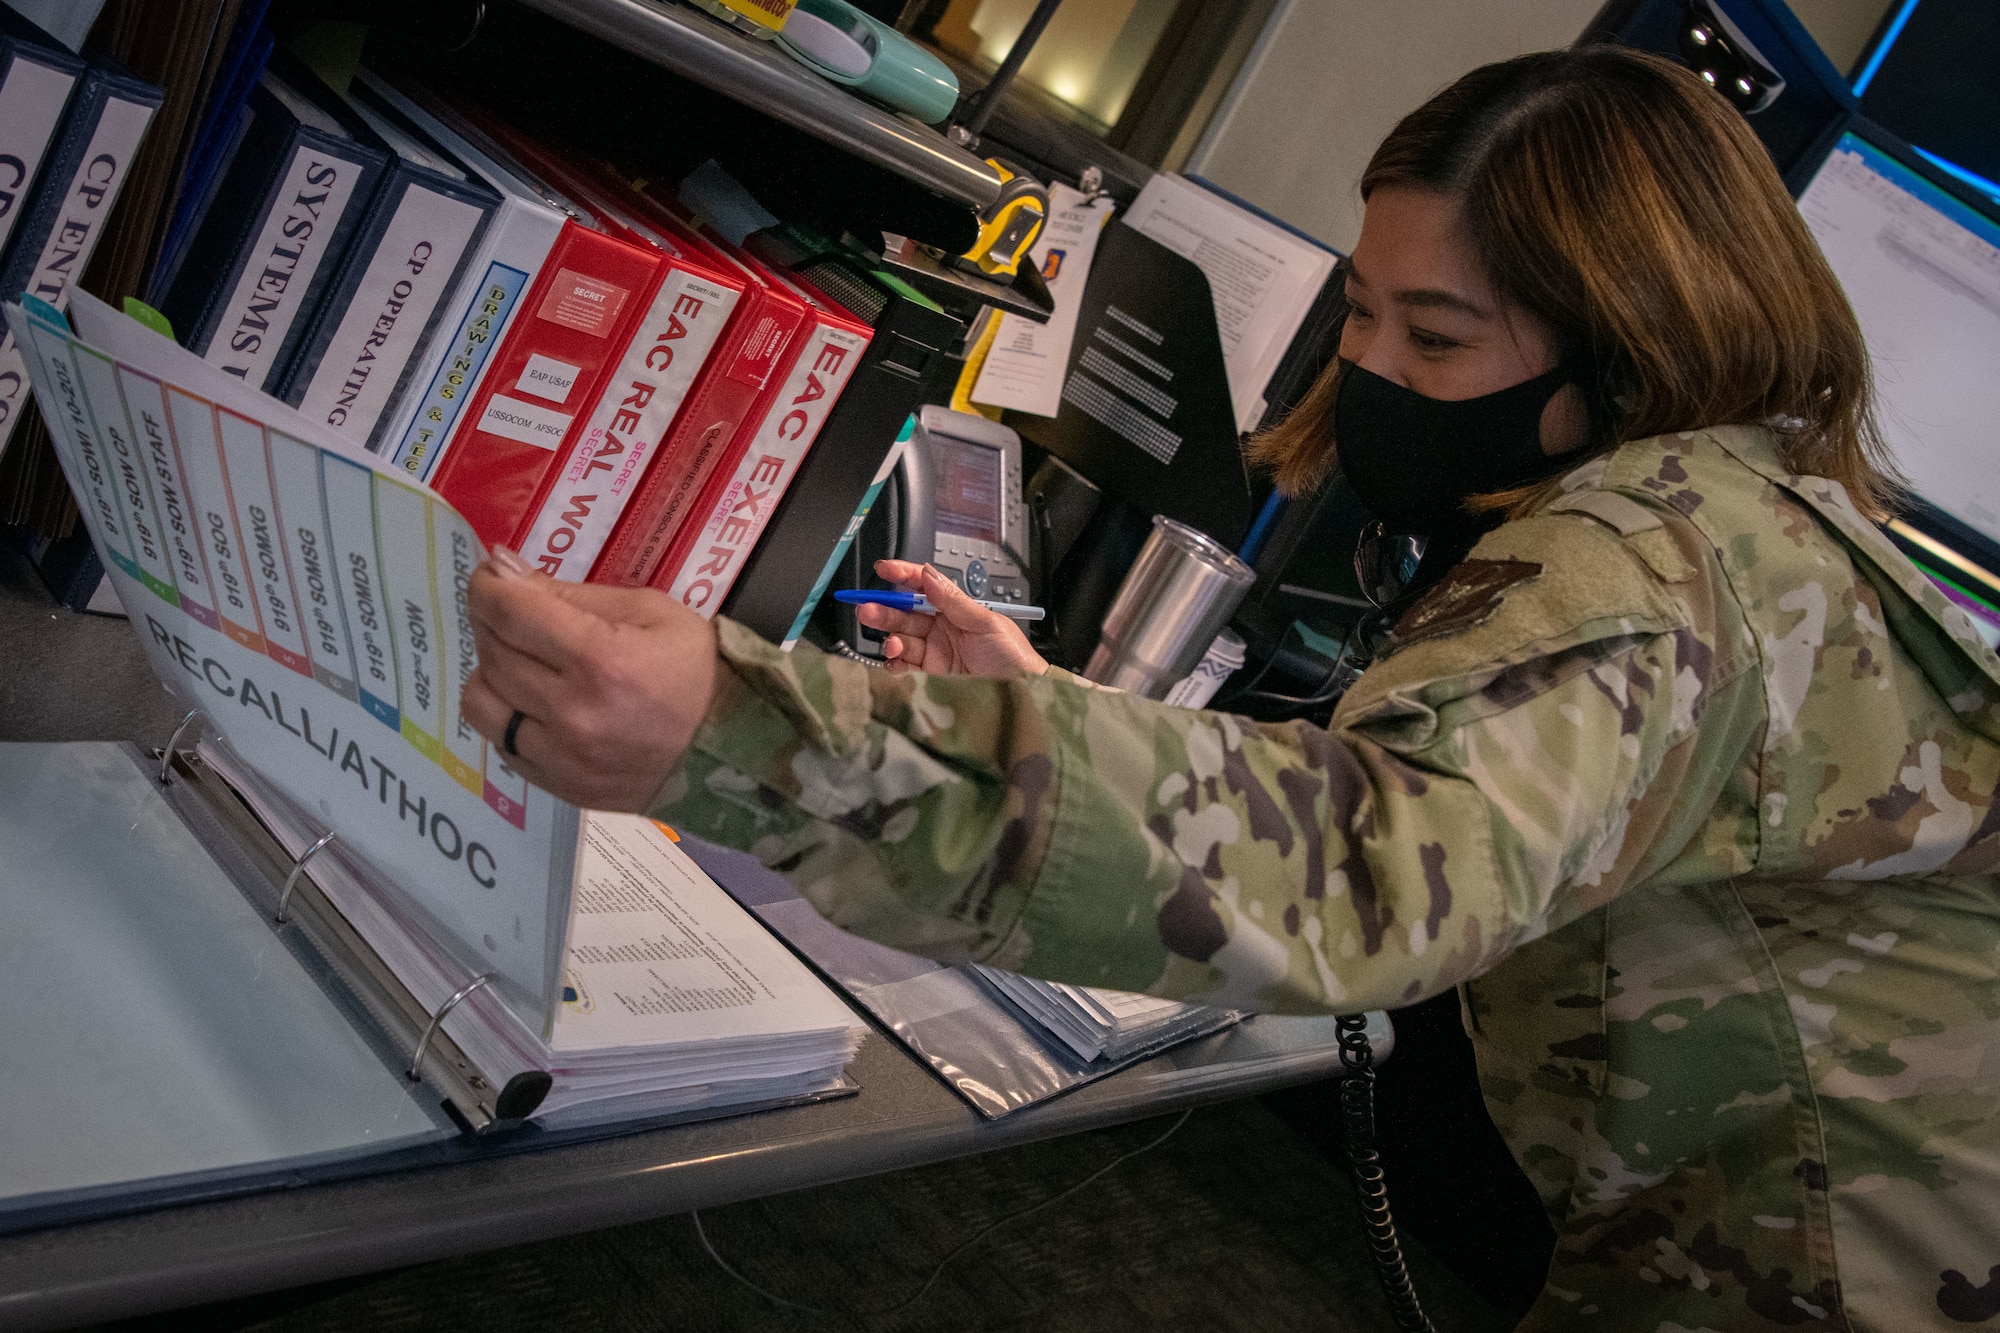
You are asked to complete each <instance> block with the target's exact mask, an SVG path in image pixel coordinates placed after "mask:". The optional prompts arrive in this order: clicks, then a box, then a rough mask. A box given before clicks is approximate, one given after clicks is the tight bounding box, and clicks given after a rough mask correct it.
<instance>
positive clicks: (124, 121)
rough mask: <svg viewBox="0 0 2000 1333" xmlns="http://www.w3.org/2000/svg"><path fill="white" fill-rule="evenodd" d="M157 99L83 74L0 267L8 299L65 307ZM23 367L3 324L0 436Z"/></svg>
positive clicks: (22, 396)
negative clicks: (21, 295)
mask: <svg viewBox="0 0 2000 1333" xmlns="http://www.w3.org/2000/svg"><path fill="white" fill-rule="evenodd" d="M159 104H160V91H159V89H157V88H149V87H148V86H147V85H145V84H141V83H138V82H137V81H136V80H132V79H128V78H125V77H123V76H120V75H116V74H112V73H109V72H107V71H105V70H100V69H93V70H91V71H90V73H88V74H86V75H85V76H84V81H83V87H82V88H80V89H79V90H78V92H77V96H76V107H77V109H76V111H75V112H73V113H72V114H71V117H70V122H71V123H70V127H69V130H68V132H67V133H66V134H65V136H64V138H63V140H62V142H61V144H60V145H59V146H58V147H57V149H56V150H55V151H54V152H52V153H50V154H49V157H48V164H47V168H46V170H45V171H44V173H43V175H44V178H45V179H44V182H43V184H42V185H41V186H40V187H39V188H38V189H37V190H36V192H35V198H34V202H33V204H32V205H31V206H30V208H29V211H28V213H27V215H26V216H24V217H23V218H22V219H21V222H20V225H19V230H18V232H17V234H16V235H15V237H14V242H13V244H12V246H11V247H10V249H9V253H8V257H7V261H6V264H5V267H4V269H0V293H4V294H6V295H8V296H10V297H11V296H12V295H13V294H14V293H16V292H23V291H24V292H26V293H27V294H28V295H30V296H34V297H37V298H39V299H41V300H43V301H46V302H48V303H49V304H50V305H52V306H54V307H55V308H56V309H57V310H63V309H66V308H68V306H69V293H70V287H71V285H72V284H73V283H75V282H76V280H77V279H78V278H80V277H82V276H83V271H84V269H85V268H86V267H87V266H88V265H89V263H90V257H91V255H92V254H93V253H94V252H95V251H96V249H97V243H98V241H99V240H100V239H101V238H102V237H103V235H104V224H105V222H106V221H107V220H108V219H109V218H110V216H111V209H112V206H113V205H114V204H116V203H117V201H118V192H119V190H120V189H122V188H123V187H124V184H125V177H126V176H127V174H129V172H130V169H131V165H132V155H133V153H134V152H135V151H136V150H137V149H138V147H139V141H140V139H141V138H143V137H144V136H145V133H146V127H147V125H149V124H150V123H151V122H152V119H153V112H154V111H155V110H157V109H158V107H159ZM27 369H28V363H27V358H26V356H25V354H24V353H23V350H22V348H21V347H20V345H19V344H18V342H16V340H15V337H14V334H13V332H12V331H11V330H9V331H8V332H7V333H6V334H5V335H4V336H0V442H4V441H5V439H6V437H7V434H8V433H10V432H11V431H12V430H13V427H14V424H15V423H16V421H17V420H18V419H19V416H20V409H21V407H22V405H23V404H24V403H25V402H26V400H27V394H28V381H27Z"/></svg>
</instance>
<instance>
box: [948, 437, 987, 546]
mask: <svg viewBox="0 0 2000 1333" xmlns="http://www.w3.org/2000/svg"><path fill="white" fill-rule="evenodd" d="M931 439H932V442H933V444H934V446H935V449H936V453H935V454H934V457H935V458H936V459H937V468H938V487H937V525H938V531H940V532H949V533H954V534H956V535H958V536H960V537H970V538H972V539H973V540H975V541H983V542H992V543H994V544H995V545H998V544H999V542H1000V461H1001V460H1000V451H999V450H998V449H989V448H987V447H986V446H985V445H983V444H973V443H971V442H970V441H968V440H956V439H953V438H952V437H951V436H949V435H933V436H932V437H931Z"/></svg>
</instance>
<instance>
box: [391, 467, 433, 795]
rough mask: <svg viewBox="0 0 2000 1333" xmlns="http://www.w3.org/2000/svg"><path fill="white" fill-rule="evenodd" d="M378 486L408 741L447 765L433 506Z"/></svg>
mask: <svg viewBox="0 0 2000 1333" xmlns="http://www.w3.org/2000/svg"><path fill="white" fill-rule="evenodd" d="M374 482H375V540H376V543H377V545H378V547H379V549H380V550H381V552H382V585H383V594H382V601H383V604H384V607H385V610H386V612H387V616H388V621H389V633H390V636H391V637H392V639H393V640H394V642H395V645H396V683H397V685H398V686H399V687H400V689H401V693H402V698H403V718H402V723H403V725H402V732H403V739H405V740H407V741H408V742H409V743H410V744H411V745H413V746H415V747H416V748H417V751H418V752H419V753H420V754H422V755H423V756H424V757H426V758H427V759H429V760H431V762H433V763H436V764H439V765H442V764H443V762H444V743H443V740H442V739H441V735H440V733H441V732H442V729H443V726H442V723H443V717H444V698H443V695H444V680H443V674H444V673H443V669H442V668H443V663H442V661H441V659H440V657H439V655H438V643H439V634H438V615H437V599H436V596H435V595H434V593H433V592H432V590H431V570H430V565H431V537H430V521H429V520H430V501H429V500H428V499H427V498H426V497H425V496H424V493H423V492H422V491H419V490H415V489H413V488H411V487H409V486H405V485H402V484H401V483H399V482H394V481H390V480H389V479H388V478H387V477H383V476H379V475H377V476H376V477H375V478H374Z"/></svg>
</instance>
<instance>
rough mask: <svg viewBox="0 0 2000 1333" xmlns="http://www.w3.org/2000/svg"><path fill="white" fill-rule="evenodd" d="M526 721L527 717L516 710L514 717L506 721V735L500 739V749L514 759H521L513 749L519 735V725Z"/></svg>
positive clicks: (518, 752) (519, 753)
mask: <svg viewBox="0 0 2000 1333" xmlns="http://www.w3.org/2000/svg"><path fill="white" fill-rule="evenodd" d="M527 720H528V715H527V714H526V713H524V712H522V711H521V710H520V709H518V708H516V709H515V710H514V716H512V717H510V718H508V719H507V731H506V734H504V735H503V736H501V737H500V748H501V749H503V750H505V751H506V752H507V753H508V754H511V755H513V756H514V757H515V758H516V759H519V758H520V757H521V752H520V751H519V750H517V749H515V748H514V742H515V740H516V739H518V738H519V737H520V735H521V724H522V723H523V722H526V721H527Z"/></svg>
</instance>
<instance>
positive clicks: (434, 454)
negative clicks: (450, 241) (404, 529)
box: [370, 200, 576, 480]
mask: <svg viewBox="0 0 2000 1333" xmlns="http://www.w3.org/2000/svg"><path fill="white" fill-rule="evenodd" d="M512 202H514V200H508V204H512ZM508 204H502V212H500V216H498V218H494V222H492V226H490V228H488V234H490V236H494V244H492V246H490V248H488V250H484V252H482V254H476V256H474V260H472V266H470V270H468V272H466V276H464V280H462V282H460V292H462V294H464V300H462V302H460V306H458V320H456V324H454V326H452V328H450V332H448V334H440V338H438V340H436V342H434V354H432V362H434V364H432V366H430V370H428V374H424V376H420V382H422V384H424V390H422V396H414V402H412V404H410V408H408V410H406V412H398V414H396V416H398V418H400V422H398V428H394V430H392V432H390V434H388V436H384V438H378V440H374V442H370V446H376V444H380V450H378V452H386V454H390V460H392V462H394V464H396V466H400V468H402V470H406V472H408V474H410V476H416V478H418V480H424V478H428V476H430V474H432V472H434V470H436V466H438V462H440V460H442V456H444V444H446V442H448V440H450V438H452V430H454V428H456V426H458V420H460V412H462V410H464V406H466V402H468V400H470V396H472V394H474V392H478V386H480V380H482V378H484V376H486V368H488V366H490V364H492V354H494V348H498V346H500V342H502V340H504V338H506V332H508V328H512V326H514V318H516V316H518V314H520V308H522V298H524V296H526V294H528V286H530V284H532V282H534V278H536V276H538V274H540V272H542V266H544V262H546V260H548V256H550V250H554V246H556V244H558V236H560V234H562V232H564V230H568V228H572V226H576V224H574V222H570V220H566V218H564V220H556V224H554V226H550V224H548V222H550V218H542V216H536V214H534V212H532V210H530V208H526V206H522V208H518V210H516V208H510V206H508ZM538 224H540V226H538ZM516 230H520V232H528V236H526V238H524V244H522V246H520V248H516V246H514V244H512V238H514V234H516Z"/></svg>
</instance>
